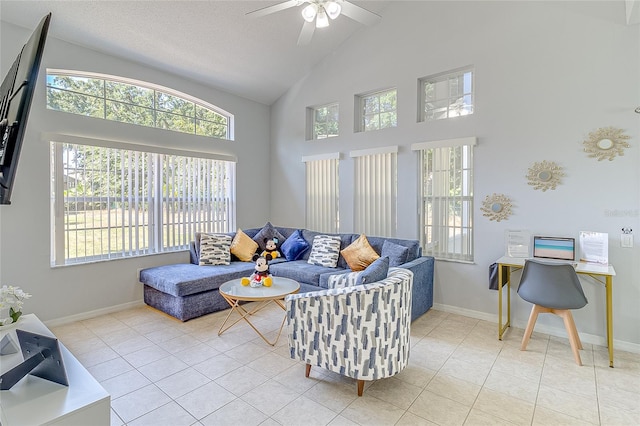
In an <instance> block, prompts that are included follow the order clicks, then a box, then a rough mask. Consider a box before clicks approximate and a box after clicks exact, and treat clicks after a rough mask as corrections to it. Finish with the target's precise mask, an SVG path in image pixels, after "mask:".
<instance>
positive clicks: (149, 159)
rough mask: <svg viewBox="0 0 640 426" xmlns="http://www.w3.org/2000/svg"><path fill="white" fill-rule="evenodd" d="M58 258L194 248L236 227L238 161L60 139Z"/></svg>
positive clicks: (55, 147) (56, 150)
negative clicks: (200, 238) (203, 238)
mask: <svg viewBox="0 0 640 426" xmlns="http://www.w3.org/2000/svg"><path fill="white" fill-rule="evenodd" d="M51 146H52V178H53V179H52V182H53V183H52V185H53V186H52V201H53V207H52V213H53V223H54V226H53V227H52V228H53V234H54V235H53V250H52V264H54V265H62V264H68V263H82V262H88V261H95V260H103V259H112V258H119V257H131V256H138V255H143V254H148V253H160V252H165V251H172V250H183V249H187V248H188V245H189V241H191V240H192V239H193V238H194V235H195V233H196V232H198V231H202V232H228V231H231V230H233V229H235V163H234V162H231V161H222V160H214V159H210V158H196V157H187V156H178V155H170V154H159V153H153V152H142V151H135V150H128V149H119V148H108V147H100V146H87V145H80V144H70V143H58V142H52V145H51Z"/></svg>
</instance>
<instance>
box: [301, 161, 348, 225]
mask: <svg viewBox="0 0 640 426" xmlns="http://www.w3.org/2000/svg"><path fill="white" fill-rule="evenodd" d="M302 161H303V162H304V163H305V168H306V183H307V188H306V227H307V228H308V229H312V230H314V231H318V232H329V233H337V232H338V230H339V229H340V221H339V217H338V212H339V209H338V162H339V161H340V154H338V153H336V154H327V155H314V156H309V157H303V158H302Z"/></svg>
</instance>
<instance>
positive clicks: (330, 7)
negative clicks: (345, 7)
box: [324, 1, 342, 19]
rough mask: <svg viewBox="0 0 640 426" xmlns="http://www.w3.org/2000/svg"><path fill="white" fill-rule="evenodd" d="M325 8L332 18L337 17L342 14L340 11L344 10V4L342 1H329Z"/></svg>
mask: <svg viewBox="0 0 640 426" xmlns="http://www.w3.org/2000/svg"><path fill="white" fill-rule="evenodd" d="M324 9H325V10H326V11H327V15H328V16H329V18H331V19H336V18H337V17H338V16H340V12H342V6H340V3H338V2H335V1H328V2H327V3H325V5H324Z"/></svg>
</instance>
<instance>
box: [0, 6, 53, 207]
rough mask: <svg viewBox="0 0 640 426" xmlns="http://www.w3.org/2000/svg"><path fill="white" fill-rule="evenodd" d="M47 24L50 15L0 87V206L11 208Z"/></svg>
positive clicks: (42, 22) (36, 30) (49, 15)
mask: <svg viewBox="0 0 640 426" xmlns="http://www.w3.org/2000/svg"><path fill="white" fill-rule="evenodd" d="M50 20H51V14H48V15H47V16H45V17H44V18H42V20H41V21H40V24H38V27H37V28H36V29H35V31H34V32H33V35H32V36H31V38H30V39H29V41H27V43H26V44H25V45H24V46H23V47H22V50H21V51H20V53H19V54H18V57H17V58H16V60H15V62H14V63H13V65H11V68H10V69H9V71H8V72H7V74H6V75H5V77H4V80H3V81H2V86H0V137H1V138H2V139H0V204H11V191H12V189H13V183H14V179H15V176H16V169H17V167H18V159H19V158H20V149H21V148H22V141H23V139H24V133H25V130H26V127H27V118H29V109H30V108H31V99H32V98H33V93H34V91H35V88H36V83H37V81H38V71H39V70H40V62H41V60H42V52H43V51H44V43H45V41H46V38H47V31H48V29H49V21H50Z"/></svg>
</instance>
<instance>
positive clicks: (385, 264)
mask: <svg viewBox="0 0 640 426" xmlns="http://www.w3.org/2000/svg"><path fill="white" fill-rule="evenodd" d="M388 273H389V258H388V257H381V258H380V259H378V260H376V261H375V262H373V263H372V264H371V265H369V266H367V269H365V270H364V271H361V272H360V275H359V276H358V279H357V283H358V284H371V283H375V282H377V281H380V280H384V279H385V278H387V274H388Z"/></svg>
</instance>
